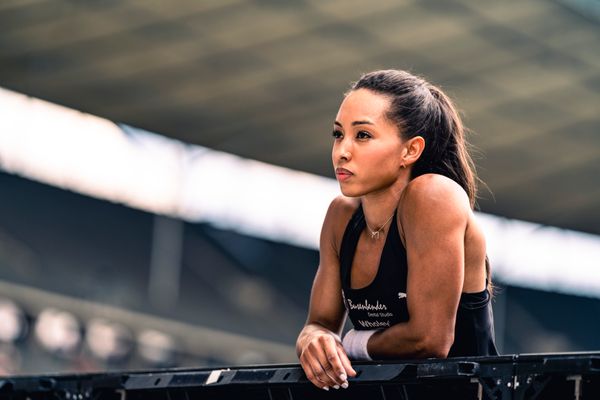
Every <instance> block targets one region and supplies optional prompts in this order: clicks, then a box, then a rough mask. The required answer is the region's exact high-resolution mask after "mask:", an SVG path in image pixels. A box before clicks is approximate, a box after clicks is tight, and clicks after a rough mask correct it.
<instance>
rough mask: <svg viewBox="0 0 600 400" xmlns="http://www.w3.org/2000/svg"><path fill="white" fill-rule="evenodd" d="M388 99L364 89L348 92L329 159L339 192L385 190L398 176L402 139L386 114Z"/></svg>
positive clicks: (336, 119) (356, 195)
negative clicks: (338, 185)
mask: <svg viewBox="0 0 600 400" xmlns="http://www.w3.org/2000/svg"><path fill="white" fill-rule="evenodd" d="M389 106H390V100H389V98H388V97H387V96H384V95H381V94H378V93H375V92H372V91H370V90H367V89H358V90H356V91H352V92H350V94H348V96H346V98H345V99H344V101H343V102H342V104H341V106H340V109H339V111H338V113H337V116H336V118H335V122H334V127H333V137H334V142H333V150H332V155H331V156H332V160H333V167H334V169H335V172H336V177H337V179H338V182H339V183H340V188H341V190H342V193H343V194H344V195H346V196H350V197H358V196H363V195H365V194H369V193H372V192H377V191H380V190H385V189H387V188H389V187H390V186H391V185H392V184H393V183H395V182H396V181H397V180H398V179H399V178H400V176H401V171H402V158H401V156H402V149H403V141H402V139H401V137H400V134H399V132H398V127H396V126H395V125H394V124H393V123H392V122H391V121H389V120H388V119H387V118H386V112H387V110H388V109H389Z"/></svg>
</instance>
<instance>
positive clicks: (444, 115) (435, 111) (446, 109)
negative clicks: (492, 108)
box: [351, 69, 493, 294]
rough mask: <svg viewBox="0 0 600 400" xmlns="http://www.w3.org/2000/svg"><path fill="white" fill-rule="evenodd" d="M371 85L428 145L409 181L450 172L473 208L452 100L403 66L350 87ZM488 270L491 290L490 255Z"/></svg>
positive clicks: (391, 115)
mask: <svg viewBox="0 0 600 400" xmlns="http://www.w3.org/2000/svg"><path fill="white" fill-rule="evenodd" d="M358 89H368V90H371V91H373V92H376V93H380V94H383V95H386V96H388V97H389V98H390V99H391V106H390V109H389V110H388V112H387V118H388V119H389V120H390V121H393V122H394V123H395V124H396V125H397V126H398V128H399V131H400V134H401V135H402V136H403V138H404V139H410V138H413V137H415V136H422V137H423V138H424V139H425V149H424V150H423V153H422V154H421V157H419V159H418V160H417V162H416V163H415V164H414V165H413V166H412V170H411V179H412V178H416V177H417V176H420V175H423V174H426V173H436V174H441V175H444V176H447V177H448V178H450V179H452V180H454V181H455V182H456V183H458V184H459V185H460V186H461V187H462V188H463V189H464V190H465V192H467V195H468V196H469V201H470V203H471V208H474V207H475V200H476V198H477V183H478V182H479V178H478V177H477V173H476V171H475V164H474V163H473V159H472V158H471V156H470V154H469V151H468V148H469V144H468V142H467V141H466V140H465V127H464V125H463V123H462V121H461V119H460V115H459V114H458V111H457V110H456V108H455V107H454V104H453V103H452V101H451V100H450V98H448V96H446V95H445V94H444V92H442V91H441V90H440V89H439V88H438V87H436V86H433V85H432V84H430V83H429V82H427V81H426V80H425V79H423V78H420V77H418V76H415V75H413V74H411V73H409V72H406V71H401V70H393V69H390V70H381V71H373V72H369V73H367V74H364V75H363V76H361V77H360V79H359V80H358V81H357V82H355V83H354V84H352V87H351V90H358ZM485 269H486V275H487V281H488V282H487V286H488V289H489V290H490V294H491V293H492V292H493V285H492V281H491V274H490V263H489V259H488V257H487V255H486V257H485Z"/></svg>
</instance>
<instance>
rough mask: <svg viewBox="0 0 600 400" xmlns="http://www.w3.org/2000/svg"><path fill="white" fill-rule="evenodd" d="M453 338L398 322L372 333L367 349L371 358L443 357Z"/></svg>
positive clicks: (446, 353)
mask: <svg viewBox="0 0 600 400" xmlns="http://www.w3.org/2000/svg"><path fill="white" fill-rule="evenodd" d="M453 340H454V338H453V337H449V336H448V335H439V334H435V333H433V332H431V331H428V332H426V333H425V332H423V331H420V330H418V329H416V328H415V327H414V326H413V325H411V324H410V323H399V324H396V325H393V326H391V327H389V328H387V329H384V330H381V331H378V332H376V333H375V334H373V335H372V336H371V337H370V339H369V341H368V343H367V351H368V352H369V355H370V356H371V358H372V359H386V358H429V357H437V358H445V357H447V355H448V351H449V350H450V346H451V345H452V342H453Z"/></svg>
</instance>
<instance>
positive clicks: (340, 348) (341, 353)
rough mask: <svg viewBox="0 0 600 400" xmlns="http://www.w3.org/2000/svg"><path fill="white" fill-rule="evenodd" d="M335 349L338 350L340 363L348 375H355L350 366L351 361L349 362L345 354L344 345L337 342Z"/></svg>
mask: <svg viewBox="0 0 600 400" xmlns="http://www.w3.org/2000/svg"><path fill="white" fill-rule="evenodd" d="M337 350H338V354H339V356H340V360H341V362H342V365H343V366H344V370H345V371H346V374H347V375H348V376H351V377H355V376H356V371H355V370H354V368H352V363H350V359H349V358H348V355H347V354H346V351H345V350H344V346H342V344H341V343H338V346H337Z"/></svg>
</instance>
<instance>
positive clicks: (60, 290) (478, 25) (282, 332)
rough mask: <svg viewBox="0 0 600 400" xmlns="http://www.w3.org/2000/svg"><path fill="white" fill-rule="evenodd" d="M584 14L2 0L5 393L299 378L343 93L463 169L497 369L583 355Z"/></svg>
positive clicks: (597, 71)
mask: <svg viewBox="0 0 600 400" xmlns="http://www.w3.org/2000/svg"><path fill="white" fill-rule="evenodd" d="M599 24H600V2H598V1H596V0H587V1H585V0H560V1H559V0H556V1H551V0H534V1H527V2H470V1H467V0H463V1H461V0H452V1H442V0H437V1H433V0H427V1H418V2H417V1H414V2H413V1H399V2H398V1H372V2H368V4H367V3H365V2H360V1H327V2H321V1H308V0H307V1H294V2H292V1H289V2H283V1H281V2H280V1H266V0H265V1H239V0H221V1H207V2H198V1H194V0H178V1H175V2H166V1H165V2H161V1H147V0H126V1H110V0H103V1H94V2H89V1H75V0H3V1H2V2H0V168H1V169H2V171H1V172H0V374H34V373H35V374H37V373H44V372H63V371H80V372H85V371H98V370H107V369H112V370H115V369H121V370H124V369H144V368H155V367H171V366H177V367H194V366H198V367H199V366H212V365H240V364H256V363H276V362H294V361H295V356H294V351H293V345H294V341H295V338H296V335H297V333H298V332H299V330H300V329H301V327H302V324H303V322H304V318H305V315H306V309H307V305H308V296H309V291H310V286H311V281H312V278H313V275H314V273H315V270H316V267H317V260H318V255H317V251H316V242H317V236H318V230H319V226H320V222H321V219H322V217H323V215H324V212H325V208H326V206H327V203H328V201H329V200H330V199H331V198H332V197H333V196H335V194H336V193H337V185H336V183H335V181H333V179H332V178H333V173H332V168H331V167H330V156H329V152H330V145H331V139H330V130H331V121H332V118H333V117H334V115H335V112H336V110H337V107H338V106H339V102H340V100H341V97H342V93H343V92H344V91H345V90H346V89H347V87H348V85H349V83H350V82H351V81H352V80H355V79H357V78H358V76H359V75H360V73H361V72H366V71H369V70H373V69H378V68H403V69H409V70H411V71H413V72H415V73H417V74H422V75H424V76H425V77H427V78H428V79H429V80H431V81H432V82H434V83H437V84H440V85H441V86H442V87H443V88H444V89H445V90H446V91H447V92H448V93H449V94H451V95H452V96H453V97H454V98H455V100H456V102H457V103H458V105H459V107H460V108H461V109H462V110H463V114H464V118H465V121H466V124H467V126H469V127H470V128H471V130H472V131H473V135H472V136H471V141H472V143H473V144H474V145H475V146H476V147H477V148H478V149H479V151H478V152H477V153H476V161H477V164H478V166H479V172H480V176H481V177H482V178H483V180H484V181H485V182H486V183H487V185H488V186H489V188H490V189H491V190H486V189H485V188H482V190H481V199H480V201H479V207H480V210H481V213H480V214H479V217H480V218H481V220H482V222H483V223H484V226H485V229H486V234H487V237H488V242H489V247H490V249H489V250H490V257H491V261H492V265H493V267H494V271H495V283H496V286H497V293H496V298H495V300H494V311H495V315H496V329H497V332H496V333H497V342H498V345H499V348H500V349H501V351H502V352H503V353H523V352H526V353H529V352H558V351H578V350H598V349H599V348H600V334H599V333H600V319H599V318H598V315H599V313H600V236H599V235H600V207H599V205H600V180H599V174H600V134H599V133H600V45H599V44H600V29H599V28H600V25H599Z"/></svg>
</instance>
